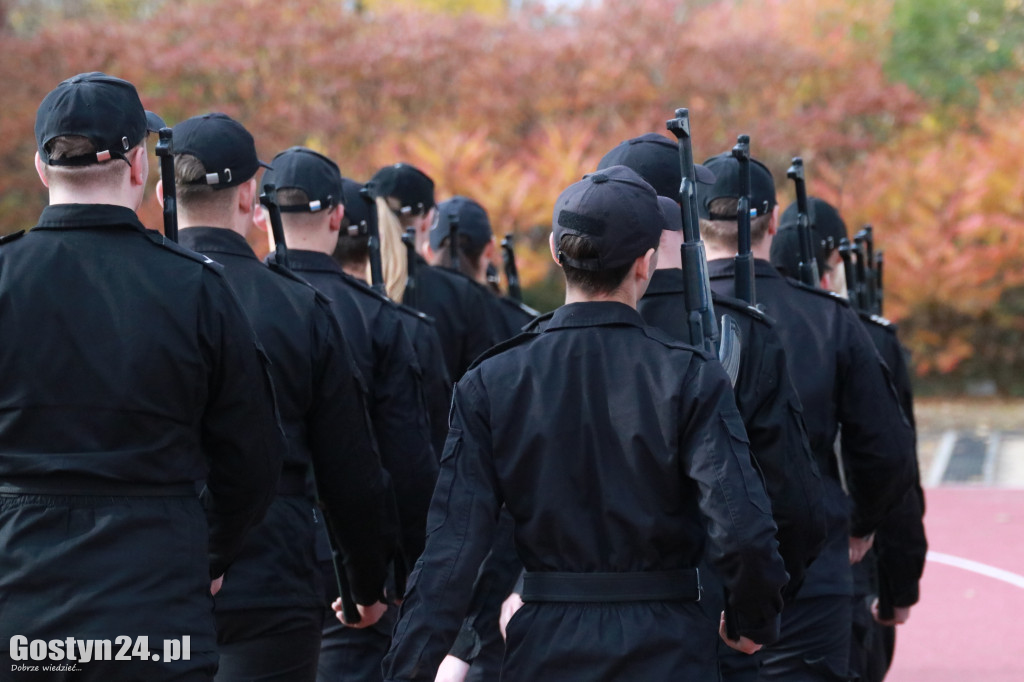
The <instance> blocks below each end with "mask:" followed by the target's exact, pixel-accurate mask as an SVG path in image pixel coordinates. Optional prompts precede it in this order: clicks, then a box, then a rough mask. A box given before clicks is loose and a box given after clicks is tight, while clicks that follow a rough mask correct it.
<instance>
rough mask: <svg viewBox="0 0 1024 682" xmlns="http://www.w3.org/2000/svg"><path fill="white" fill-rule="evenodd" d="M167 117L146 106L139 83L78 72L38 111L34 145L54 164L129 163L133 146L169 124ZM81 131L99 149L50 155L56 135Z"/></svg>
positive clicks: (49, 97)
mask: <svg viewBox="0 0 1024 682" xmlns="http://www.w3.org/2000/svg"><path fill="white" fill-rule="evenodd" d="M166 126H167V124H165V123H164V121H163V119H162V118H160V117H159V116H157V115H156V114H154V113H153V112H151V111H146V110H145V109H143V108H142V102H141V101H140V100H139V93H138V91H136V90H135V86H134V85H132V84H131V83H129V82H128V81H126V80H122V79H120V78H115V77H113V76H108V75H107V74H105V73H100V72H99V71H93V72H91V73H80V74H78V75H77V76H73V77H71V78H68V79H67V80H66V81H63V82H61V84H60V85H58V86H57V87H56V88H54V89H53V90H51V91H50V92H49V93H48V94H47V95H46V97H44V98H43V101H42V102H41V103H40V104H39V109H38V111H36V126H35V132H36V147H37V148H38V150H39V158H40V160H41V161H42V162H43V163H45V164H47V165H50V166H88V165H91V164H94V163H103V162H104V161H108V160H110V159H112V158H114V159H121V160H123V161H127V160H128V158H127V156H125V154H126V152H128V151H129V150H130V149H131V148H132V147H134V146H135V145H137V144H138V143H139V142H142V141H143V140H144V139H145V137H146V133H147V132H156V131H158V130H160V129H161V128H165V127H166ZM64 135H77V136H81V137H85V138H87V139H88V140H89V141H90V142H92V144H93V146H95V147H96V152H95V153H90V154H85V155H82V156H76V157H69V158H64V159H57V160H54V159H51V158H50V154H49V150H48V149H47V147H48V146H49V143H50V142H51V141H52V140H53V139H54V138H56V137H61V136H64Z"/></svg>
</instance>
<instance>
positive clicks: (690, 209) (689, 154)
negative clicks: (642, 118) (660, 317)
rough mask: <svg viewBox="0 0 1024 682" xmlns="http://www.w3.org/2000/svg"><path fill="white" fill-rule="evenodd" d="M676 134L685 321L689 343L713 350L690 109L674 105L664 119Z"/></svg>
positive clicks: (714, 333)
mask: <svg viewBox="0 0 1024 682" xmlns="http://www.w3.org/2000/svg"><path fill="white" fill-rule="evenodd" d="M665 125H666V127H668V129H669V130H670V131H671V132H672V134H673V135H675V136H676V140H677V141H678V146H679V166H680V168H681V170H682V182H681V183H680V184H679V205H680V207H681V208H682V214H683V245H682V247H681V249H680V253H681V255H682V261H683V279H684V280H685V286H686V300H685V304H686V325H687V330H688V332H689V335H690V338H689V339H688V341H689V343H690V345H691V346H696V347H697V348H703V349H704V350H706V351H708V352H709V353H713V352H715V350H716V346H717V345H718V340H719V335H718V323H717V322H716V321H715V309H714V306H713V305H712V303H711V280H710V279H709V278H708V259H707V255H706V254H705V251H704V242H703V241H701V238H700V222H699V218H698V217H697V216H698V214H697V185H696V177H697V176H696V172H695V171H694V168H693V148H692V146H691V141H690V111H689V110H688V109H676V117H675V118H673V119H671V120H669V121H666V122H665Z"/></svg>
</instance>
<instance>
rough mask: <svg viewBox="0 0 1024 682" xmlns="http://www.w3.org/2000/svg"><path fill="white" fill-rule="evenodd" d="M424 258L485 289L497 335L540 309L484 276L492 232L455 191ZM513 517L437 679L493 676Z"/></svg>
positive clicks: (510, 577) (513, 576)
mask: <svg viewBox="0 0 1024 682" xmlns="http://www.w3.org/2000/svg"><path fill="white" fill-rule="evenodd" d="M453 216H455V217H457V220H458V232H457V234H458V255H457V261H458V262H457V263H453V262H452V253H451V224H452V217H453ZM426 253H427V260H428V261H430V263H431V264H432V265H434V266H436V267H441V268H448V269H449V270H454V271H457V272H458V273H460V274H462V275H464V276H465V277H466V278H468V279H469V280H471V281H472V282H474V283H475V284H476V286H477V288H478V289H479V290H480V291H481V292H482V293H483V294H484V295H483V298H484V299H485V300H486V302H487V306H486V308H487V312H488V315H489V317H490V322H491V327H492V328H493V329H494V330H495V332H496V333H497V335H498V338H499V339H500V340H506V339H510V338H512V337H514V336H516V335H517V334H519V333H520V332H522V330H523V327H525V326H526V325H527V324H529V323H530V322H531V321H533V319H534V318H536V317H537V316H538V315H539V314H540V313H538V312H537V311H536V310H534V309H533V308H530V307H529V306H527V305H524V304H523V303H520V302H518V301H513V300H512V299H510V298H507V297H502V296H500V295H499V294H498V293H496V292H495V291H494V290H493V289H492V288H491V287H489V286H488V282H487V266H488V265H489V264H490V263H491V261H492V259H493V257H494V232H493V231H492V229H491V221H490V218H489V216H488V215H487V211H486V210H485V209H484V207H483V206H481V205H480V204H479V203H477V202H476V201H473V200H472V199H469V198H468V197H463V196H455V197H452V198H451V199H448V200H447V201H442V202H441V203H440V204H438V206H437V212H436V216H435V219H434V222H433V223H432V224H431V226H430V234H429V241H428V243H427V245H426ZM512 526H513V523H512V517H511V516H509V515H508V513H507V512H502V514H501V518H500V519H499V522H498V530H497V532H496V534H495V539H494V544H493V546H492V547H491V552H490V553H489V554H488V556H487V558H486V559H485V560H484V562H483V564H482V565H481V568H480V573H479V575H477V579H476V585H475V586H474V589H473V597H472V599H471V601H470V607H469V610H468V612H467V614H466V618H465V620H464V622H463V626H462V629H461V630H460V631H459V636H458V637H457V638H456V640H455V644H454V646H453V647H452V651H451V652H450V655H449V656H448V657H446V658H445V660H444V662H443V663H442V664H441V668H440V669H439V675H438V680H439V681H444V682H446V681H447V680H448V679H466V680H469V681H470V682H487V681H489V680H496V679H498V675H499V672H500V669H501V659H502V657H503V655H504V651H505V641H504V639H503V638H502V636H501V632H500V630H499V629H498V619H499V616H500V612H501V604H502V602H503V601H504V600H505V598H507V597H508V596H509V594H510V593H511V592H512V590H513V588H514V586H515V584H516V581H517V579H518V578H519V574H520V573H521V572H522V564H521V563H520V561H519V560H518V558H517V557H516V555H515V547H514V545H513V538H512Z"/></svg>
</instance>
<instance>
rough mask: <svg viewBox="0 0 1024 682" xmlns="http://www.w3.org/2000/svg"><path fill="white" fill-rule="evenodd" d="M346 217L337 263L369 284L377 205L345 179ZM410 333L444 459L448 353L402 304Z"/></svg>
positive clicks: (426, 321)
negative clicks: (445, 354)
mask: <svg viewBox="0 0 1024 682" xmlns="http://www.w3.org/2000/svg"><path fill="white" fill-rule="evenodd" d="M341 183H342V190H343V193H344V198H343V201H342V204H343V206H344V208H345V213H344V215H343V216H342V218H341V229H340V230H339V231H338V243H337V245H335V247H334V254H333V256H334V260H336V261H337V262H338V265H340V266H341V268H342V269H343V270H344V271H345V274H347V275H349V276H350V277H352V278H353V279H355V280H357V281H359V282H360V283H362V284H366V277H367V274H366V273H367V272H369V267H370V247H369V241H370V231H371V227H372V228H373V232H376V231H377V229H376V228H377V205H376V203H375V202H374V200H373V198H371V197H370V196H369V193H368V192H366V191H365V188H364V186H363V185H362V184H360V183H358V182H356V181H355V180H350V179H349V178H342V179H341ZM396 309H397V310H398V311H399V312H400V313H402V321H403V322H404V323H405V325H406V332H407V333H408V335H409V338H410V340H411V341H412V344H413V349H414V350H415V351H416V359H417V360H418V361H419V366H420V369H421V370H422V371H423V397H424V402H425V403H426V406H427V417H428V419H429V420H430V434H431V435H430V441H431V443H432V444H433V446H434V454H436V455H437V456H438V457H440V456H441V450H442V449H443V448H444V440H445V438H447V437H448V407H449V405H451V401H452V381H451V379H450V378H449V377H448V366H447V365H446V364H445V361H444V350H443V348H442V346H441V338H440V337H439V336H438V334H437V326H436V325H435V324H434V320H433V318H431V317H430V316H429V315H427V314H425V313H421V312H420V311H418V310H415V309H414V308H412V307H410V306H407V305H404V304H398V305H397V306H396Z"/></svg>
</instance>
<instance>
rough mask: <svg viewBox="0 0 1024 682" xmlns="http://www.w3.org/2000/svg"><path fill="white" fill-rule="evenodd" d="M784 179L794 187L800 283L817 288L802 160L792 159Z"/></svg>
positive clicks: (816, 268) (797, 157)
mask: <svg viewBox="0 0 1024 682" xmlns="http://www.w3.org/2000/svg"><path fill="white" fill-rule="evenodd" d="M786 177H788V178H789V179H790V180H792V181H793V184H794V185H796V211H797V218H796V225H797V230H799V233H798V236H799V241H800V281H801V282H803V283H804V284H806V285H808V286H812V287H816V286H819V284H820V283H821V277H820V276H819V274H818V261H816V260H815V259H814V247H813V245H812V244H811V222H810V218H809V217H808V215H809V214H808V211H807V183H806V182H805V180H804V160H803V159H802V158H800V157H799V156H794V157H793V163H792V165H791V166H790V167H789V170H787V171H786Z"/></svg>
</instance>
